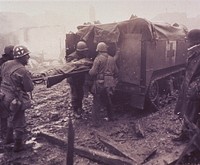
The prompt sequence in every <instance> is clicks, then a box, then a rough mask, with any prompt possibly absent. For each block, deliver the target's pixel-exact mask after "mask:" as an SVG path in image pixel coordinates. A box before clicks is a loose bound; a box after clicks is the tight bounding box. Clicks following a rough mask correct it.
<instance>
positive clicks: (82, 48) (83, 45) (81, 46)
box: [76, 41, 88, 52]
mask: <svg viewBox="0 0 200 165" xmlns="http://www.w3.org/2000/svg"><path fill="white" fill-rule="evenodd" d="M76 50H77V51H80V52H81V51H85V50H88V47H87V44H86V43H85V42H84V41H79V42H78V43H77V45H76Z"/></svg>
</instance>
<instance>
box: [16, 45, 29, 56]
mask: <svg viewBox="0 0 200 165" xmlns="http://www.w3.org/2000/svg"><path fill="white" fill-rule="evenodd" d="M13 53H14V58H15V59H16V58H20V57H23V56H25V55H27V54H29V53H30V52H29V50H28V49H27V47H25V46H23V45H18V46H15V47H14V49H13Z"/></svg>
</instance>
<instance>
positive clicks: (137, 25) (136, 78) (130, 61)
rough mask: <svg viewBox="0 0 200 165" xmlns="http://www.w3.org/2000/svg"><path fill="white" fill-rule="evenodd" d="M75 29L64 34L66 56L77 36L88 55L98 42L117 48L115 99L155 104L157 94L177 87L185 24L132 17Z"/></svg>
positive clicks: (182, 68) (92, 54) (183, 59)
mask: <svg viewBox="0 0 200 165" xmlns="http://www.w3.org/2000/svg"><path fill="white" fill-rule="evenodd" d="M77 29H78V30H77V32H76V33H69V34H66V56H67V55H68V54H70V53H71V52H73V51H74V50H75V45H76V43H77V42H78V41H79V40H84V41H86V43H87V45H88V47H89V51H90V57H91V58H95V56H96V55H97V53H96V51H95V49H96V45H97V43H98V42H101V41H103V42H105V43H107V44H108V45H109V46H110V49H109V51H110V53H113V54H115V52H116V49H118V50H119V54H118V57H117V64H118V67H119V83H118V85H117V91H116V103H120V104H121V103H123V104H128V105H131V106H133V107H136V108H140V109H144V108H145V106H148V107H149V106H150V104H149V103H151V105H153V106H154V107H156V108H159V106H160V105H159V104H160V102H159V101H160V98H161V97H164V96H165V97H167V96H170V95H172V94H173V93H174V92H175V91H177V90H178V89H179V88H180V86H181V82H182V79H183V76H184V73H185V62H186V59H187V55H186V54H187V53H186V52H187V43H186V41H185V36H186V34H187V28H186V27H184V26H182V25H178V24H177V23H176V24H174V25H170V24H167V23H152V22H150V21H148V20H146V19H143V18H134V19H130V20H126V21H122V22H118V23H110V24H93V25H81V26H78V27H77Z"/></svg>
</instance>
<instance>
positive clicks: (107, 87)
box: [0, 29, 200, 152]
mask: <svg viewBox="0 0 200 165" xmlns="http://www.w3.org/2000/svg"><path fill="white" fill-rule="evenodd" d="M187 40H188V42H189V47H188V55H189V56H188V61H187V65H186V74H185V79H184V81H183V85H182V89H181V91H180V95H179V98H178V102H177V105H176V108H175V113H176V114H178V115H180V117H183V116H186V117H187V118H188V120H189V121H190V122H192V123H194V124H196V125H197V126H199V118H200V30H199V29H194V30H191V31H190V32H189V33H188V35H187ZM96 51H97V52H98V54H97V56H96V57H95V59H94V61H93V64H92V66H91V69H90V70H89V73H88V74H77V75H74V76H71V77H70V78H68V83H69V85H70V89H71V104H72V109H73V112H74V113H75V114H76V115H81V114H82V113H83V111H84V110H83V106H82V104H83V103H82V101H83V97H84V89H83V88H84V84H85V82H86V81H87V80H86V79H87V78H88V76H89V78H91V79H92V80H93V84H92V86H91V91H90V92H91V93H92V94H93V107H92V120H93V124H94V126H95V127H96V126H99V125H100V123H99V117H100V115H99V114H100V110H101V109H102V107H104V108H105V109H106V110H107V115H108V118H109V119H110V120H112V98H111V97H112V95H113V92H114V90H115V87H116V85H117V80H118V67H117V64H116V59H117V58H115V57H116V56H117V54H118V52H117V53H116V54H115V56H113V55H111V54H109V53H108V45H107V44H106V43H104V42H99V43H98V44H97V47H96ZM4 52H5V54H4V55H3V56H2V58H1V60H0V62H1V69H0V75H1V76H0V77H1V92H0V115H1V116H0V118H1V137H2V138H3V139H4V144H11V143H14V148H13V150H14V151H15V152H19V151H21V150H23V149H24V145H23V136H24V133H25V110H26V109H28V108H30V107H31V99H30V96H29V95H28V92H31V91H32V90H33V89H34V84H33V82H32V77H31V73H30V72H29V71H28V70H27V69H26V67H25V66H26V65H27V64H28V60H29V58H30V56H29V54H30V52H29V50H28V49H27V48H26V47H25V46H22V45H18V46H15V47H14V46H7V47H5V50H4ZM83 58H88V46H87V44H86V42H84V41H79V42H78V43H77V45H76V51H75V52H73V53H71V54H70V55H68V56H67V57H66V62H71V61H76V60H80V59H83ZM187 138H189V136H188V132H187V124H184V125H183V131H182V133H181V135H180V137H178V138H176V139H175V140H185V139H187Z"/></svg>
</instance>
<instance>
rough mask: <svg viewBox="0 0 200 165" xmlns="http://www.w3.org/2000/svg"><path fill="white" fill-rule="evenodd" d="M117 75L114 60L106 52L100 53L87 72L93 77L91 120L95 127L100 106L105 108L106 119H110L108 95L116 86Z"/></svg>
mask: <svg viewBox="0 0 200 165" xmlns="http://www.w3.org/2000/svg"><path fill="white" fill-rule="evenodd" d="M117 73H118V69H117V66H116V62H115V59H114V58H113V57H112V56H110V55H109V54H108V53H106V52H100V53H99V54H98V56H97V57H96V58H95V60H94V63H93V66H92V68H91V69H90V71H89V74H90V75H91V76H92V77H94V84H93V88H92V93H93V95H94V98H93V108H92V118H93V122H94V124H95V125H98V124H99V123H98V122H99V113H100V109H101V108H102V106H104V107H106V110H107V114H108V117H109V118H111V102H110V101H111V100H110V99H111V98H110V95H112V92H113V90H114V88H115V86H116V82H117V81H116V79H115V78H116V77H117V76H116V75H117Z"/></svg>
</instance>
